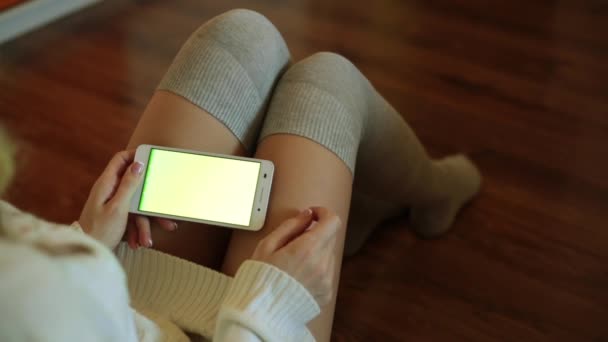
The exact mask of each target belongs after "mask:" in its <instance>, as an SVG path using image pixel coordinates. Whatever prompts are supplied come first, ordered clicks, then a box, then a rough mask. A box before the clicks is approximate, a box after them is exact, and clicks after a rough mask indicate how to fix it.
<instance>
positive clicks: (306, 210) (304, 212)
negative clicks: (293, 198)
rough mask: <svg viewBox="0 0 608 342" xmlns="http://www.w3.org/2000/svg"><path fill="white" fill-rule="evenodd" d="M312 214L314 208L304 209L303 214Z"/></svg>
mask: <svg viewBox="0 0 608 342" xmlns="http://www.w3.org/2000/svg"><path fill="white" fill-rule="evenodd" d="M310 214H312V210H310V208H308V209H305V210H303V211H302V215H304V216H308V215H310Z"/></svg>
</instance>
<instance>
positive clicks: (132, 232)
mask: <svg viewBox="0 0 608 342" xmlns="http://www.w3.org/2000/svg"><path fill="white" fill-rule="evenodd" d="M127 244H128V245H129V247H130V248H131V249H137V247H139V244H138V243H137V227H135V226H134V225H129V226H128V227H127Z"/></svg>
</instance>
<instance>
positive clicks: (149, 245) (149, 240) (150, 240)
mask: <svg viewBox="0 0 608 342" xmlns="http://www.w3.org/2000/svg"><path fill="white" fill-rule="evenodd" d="M150 247H152V239H148V248H150Z"/></svg>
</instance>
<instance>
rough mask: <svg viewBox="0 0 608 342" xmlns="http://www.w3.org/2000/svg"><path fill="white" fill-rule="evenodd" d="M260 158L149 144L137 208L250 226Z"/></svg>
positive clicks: (151, 211)
mask: <svg viewBox="0 0 608 342" xmlns="http://www.w3.org/2000/svg"><path fill="white" fill-rule="evenodd" d="M259 172H260V163H258V162H252V161H245V160H236V159H228V158H221V157H213V156H204V155H198V154H192V153H185V152H176V151H167V150H160V149H156V148H152V149H150V158H149V159H148V167H147V170H146V175H145V178H144V184H143V189H142V193H141V199H140V202H139V210H140V211H146V212H150V213H159V214H167V215H174V216H181V217H189V218H196V219H202V220H208V221H216V222H225V223H231V224H236V225H242V226H248V225H249V222H250V220H251V213H252V209H253V200H254V197H255V190H256V185H257V181H258V175H259Z"/></svg>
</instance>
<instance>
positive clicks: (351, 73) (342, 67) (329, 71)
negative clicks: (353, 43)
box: [284, 52, 366, 92]
mask: <svg viewBox="0 0 608 342" xmlns="http://www.w3.org/2000/svg"><path fill="white" fill-rule="evenodd" d="M284 78H285V79H286V80H287V81H292V82H294V81H295V82H305V83H308V84H310V85H313V86H315V87H317V88H321V89H325V90H332V91H331V92H334V91H338V92H342V91H339V90H340V89H342V90H349V91H359V88H361V87H362V86H365V83H366V79H365V77H363V76H362V75H361V73H360V72H359V70H358V69H357V67H355V66H354V65H353V63H351V62H350V61H349V60H348V59H346V58H345V57H343V56H341V55H339V54H336V53H333V52H317V53H315V54H313V55H311V56H310V57H307V58H305V59H303V60H301V61H300V62H298V63H296V64H294V65H293V66H292V67H290V68H289V70H288V71H287V73H286V74H285V77H284Z"/></svg>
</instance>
